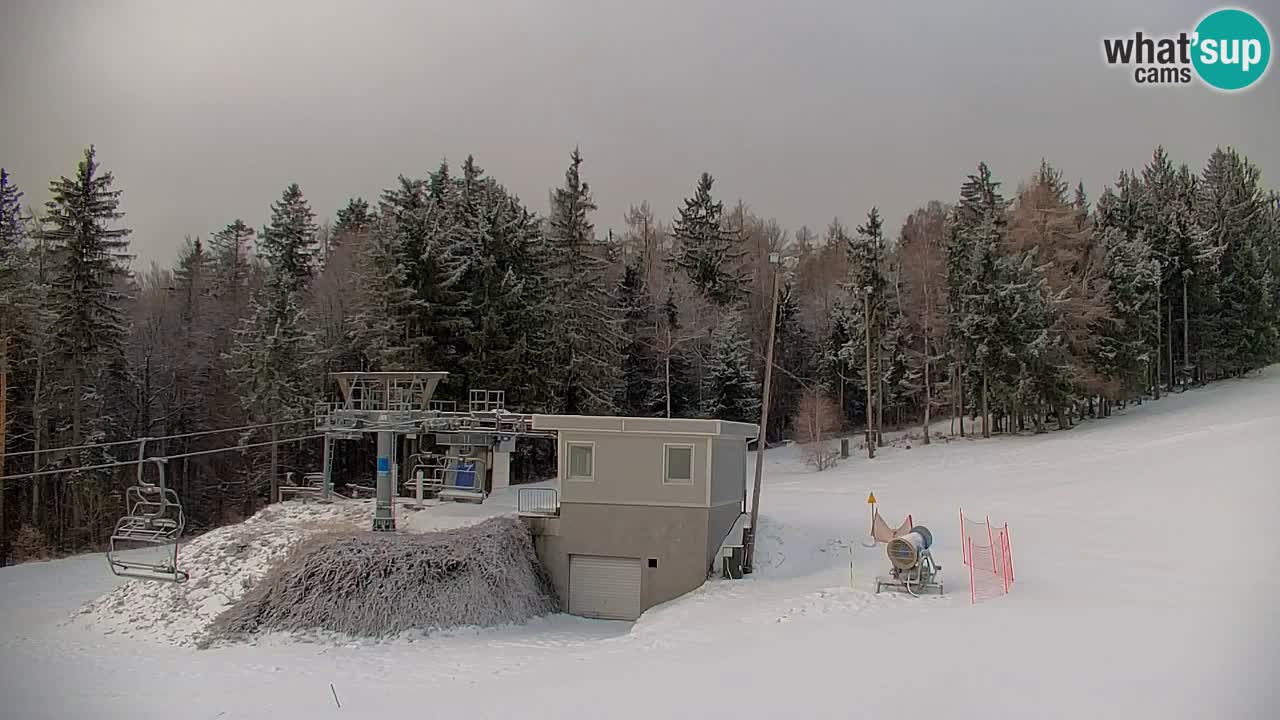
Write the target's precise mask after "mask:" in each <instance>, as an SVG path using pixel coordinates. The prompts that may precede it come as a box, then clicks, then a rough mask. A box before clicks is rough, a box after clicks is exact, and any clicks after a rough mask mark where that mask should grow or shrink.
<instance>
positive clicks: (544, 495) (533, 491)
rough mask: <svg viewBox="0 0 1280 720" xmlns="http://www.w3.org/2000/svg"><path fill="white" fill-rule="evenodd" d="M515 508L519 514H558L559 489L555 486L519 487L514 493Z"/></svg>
mask: <svg viewBox="0 0 1280 720" xmlns="http://www.w3.org/2000/svg"><path fill="white" fill-rule="evenodd" d="M516 505H517V510H518V512H519V513H520V514H521V515H559V514H560V491H558V490H556V489H555V488H542V487H537V488H520V490H519V492H517V493H516Z"/></svg>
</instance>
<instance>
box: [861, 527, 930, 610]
mask: <svg viewBox="0 0 1280 720" xmlns="http://www.w3.org/2000/svg"><path fill="white" fill-rule="evenodd" d="M932 546H933V533H931V532H929V528H926V527H924V526H923V525H916V526H914V527H912V528H911V530H910V532H907V533H905V534H903V535H899V536H898V537H895V538H893V539H892V540H890V541H889V542H888V543H887V544H886V545H885V552H886V554H888V556H889V564H890V566H891V567H890V570H889V577H877V578H876V592H877V593H878V592H880V590H881V589H882V588H889V589H891V590H906V591H907V592H908V593H910V594H911V595H913V596H918V595H919V594H920V593H921V592H924V591H928V590H937V591H938V594H939V595H941V594H942V581H941V580H939V579H938V573H939V572H940V571H941V570H942V566H941V565H939V564H937V563H935V562H934V561H933V554H932V553H931V552H930V551H929V548H931V547H932Z"/></svg>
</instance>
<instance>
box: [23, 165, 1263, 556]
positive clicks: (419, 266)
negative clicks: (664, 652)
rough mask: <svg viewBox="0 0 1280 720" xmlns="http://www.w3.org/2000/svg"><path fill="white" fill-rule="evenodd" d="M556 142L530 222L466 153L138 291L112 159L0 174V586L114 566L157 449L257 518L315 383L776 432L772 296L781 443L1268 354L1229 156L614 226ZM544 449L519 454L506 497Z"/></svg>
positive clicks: (640, 205) (1145, 393) (1006, 171)
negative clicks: (21, 569)
mask: <svg viewBox="0 0 1280 720" xmlns="http://www.w3.org/2000/svg"><path fill="white" fill-rule="evenodd" d="M569 150H570V148H566V156H565V159H566V163H565V166H564V167H563V168H547V186H548V187H549V188H551V190H550V195H549V203H547V204H545V205H544V204H543V203H541V202H529V199H527V198H520V197H517V196H515V195H514V194H513V193H512V192H510V191H509V190H508V189H507V188H506V187H504V185H503V183H502V179H501V178H498V177H494V176H492V175H491V174H489V173H487V172H486V171H485V169H484V168H483V167H482V166H481V165H480V162H481V161H482V160H483V158H472V157H467V158H466V159H465V160H464V161H463V162H461V163H449V162H441V163H440V164H439V165H438V166H436V167H431V168H424V171H423V172H422V173H421V174H420V175H418V176H415V177H403V176H402V177H398V178H388V183H387V187H386V189H385V190H383V192H382V194H381V195H380V196H379V197H376V198H358V197H356V198H352V199H351V200H350V201H349V202H348V203H347V204H346V205H345V207H342V208H341V209H336V213H333V214H332V215H330V213H331V212H332V211H333V210H334V209H331V208H316V207H313V206H312V205H311V204H310V203H309V202H308V199H307V196H306V194H305V190H306V189H305V188H303V187H299V186H298V185H297V184H293V185H289V186H288V187H285V188H282V189H281V191H280V194H279V195H278V196H277V197H274V198H272V197H264V198H262V206H263V207H264V208H265V207H267V206H269V208H270V212H269V220H268V221H267V222H266V223H265V225H263V226H262V227H252V226H250V225H249V224H247V223H246V222H244V221H242V220H240V219H237V218H235V217H234V216H228V217H227V218H226V224H225V226H224V227H221V228H210V229H209V231H208V232H207V233H206V234H202V235H200V236H198V237H196V236H192V237H190V238H187V239H186V240H185V241H183V244H182V248H181V251H180V253H179V255H178V259H177V261H176V263H175V264H174V265H173V266H172V267H159V266H156V265H152V266H151V267H150V268H147V269H144V268H139V267H137V266H136V264H135V263H134V262H133V257H132V255H131V254H130V218H129V217H128V216H127V215H126V214H124V213H123V212H122V210H121V195H122V193H127V192H128V188H127V187H121V185H120V184H119V183H117V182H116V179H115V178H114V177H113V175H112V172H111V169H110V157H109V154H108V152H107V151H106V150H103V151H102V152H99V151H98V150H97V149H95V148H94V147H92V146H91V147H88V148H86V149H85V150H84V153H83V156H82V158H81V159H80V161H79V164H78V166H77V167H74V168H70V167H69V168H67V169H66V174H65V175H62V176H60V177H57V178H54V179H52V180H49V179H48V178H25V177H12V176H11V175H10V174H9V173H8V172H4V171H0V342H2V343H3V344H2V345H0V352H2V356H0V363H3V366H2V368H0V369H2V370H3V372H2V373H0V374H2V375H3V377H4V378H5V381H4V384H3V385H2V386H0V388H3V390H4V400H3V408H4V414H5V417H4V425H3V427H4V434H3V445H0V451H2V454H0V476H4V475H20V474H26V475H30V474H31V473H43V474H38V475H34V476H28V477H21V478H15V479H10V480H6V481H4V484H3V487H0V503H2V504H0V519H2V524H0V563H3V562H6V561H8V562H12V561H17V560H22V559H28V558H33V557H47V556H50V555H57V554H65V553H71V552H77V551H84V550H90V549H96V548H100V547H101V546H102V544H103V542H104V541H105V539H106V537H107V535H109V534H110V532H111V528H112V526H113V524H114V522H115V521H116V519H117V518H118V517H119V516H120V515H121V514H122V512H123V511H124V507H123V505H124V500H123V489H124V488H125V487H126V486H128V485H129V484H131V483H132V482H133V479H134V476H135V475H136V473H137V472H138V470H137V469H136V468H134V467H132V466H128V465H122V466H117V465H116V463H117V462H124V461H131V460H133V459H134V458H135V457H137V456H138V453H139V447H138V445H139V443H138V442H137V439H139V438H144V437H156V438H159V437H167V438H169V439H166V440H164V441H162V443H163V448H164V451H165V452H166V453H168V454H171V455H176V454H183V455H187V457H184V458H183V459H181V460H179V461H174V462H171V463H169V467H168V472H169V477H170V480H169V482H170V485H171V486H172V487H174V488H175V489H177V491H178V493H179V494H180V495H181V496H182V498H183V502H184V506H185V508H186V512H187V523H188V527H189V528H191V529H192V530H194V531H201V530H207V529H210V528H213V527H216V526H219V525H222V524H225V523H228V522H234V521H237V520H239V519H242V518H243V517H245V516H247V515H248V514H251V513H252V512H254V511H255V510H256V509H257V508H258V507H260V506H261V505H263V504H264V503H266V502H267V501H268V499H269V497H270V493H271V489H272V487H273V486H274V484H275V483H277V482H280V481H281V477H282V476H284V475H285V474H287V473H304V472H311V471H314V470H315V469H316V468H317V467H318V465H319V463H320V444H319V442H318V441H317V440H316V439H315V438H314V436H312V434H311V433H312V429H313V427H312V417H313V412H314V406H315V403H316V402H318V401H322V400H327V399H330V398H331V396H332V394H333V392H334V388H333V387H332V384H331V383H330V382H328V381H327V380H326V378H327V374H328V373H330V372H336V371H342V370H361V369H363V370H440V371H447V372H448V373H449V378H448V380H447V381H446V382H445V383H443V384H442V385H441V386H440V388H439V390H438V392H437V398H440V399H444V400H455V401H459V402H465V401H466V398H467V392H468V390H469V389H472V388H492V389H501V390H504V391H505V392H506V403H507V406H508V407H511V408H514V409H517V410H520V411H522V412H554V413H564V414H586V415H593V414H594V415H626V416H655V417H713V418H720V419H725V420H737V421H745V422H759V419H760V415H761V409H762V408H761V396H762V392H761V390H762V388H761V385H762V382H763V376H764V369H765V364H766V357H765V352H766V347H767V342H768V337H769V334H770V327H769V325H770V318H771V316H772V314H773V309H774V308H773V304H774V300H775V297H774V296H773V292H772V291H773V288H775V287H776V288H777V296H776V303H777V308H776V325H775V328H774V330H775V331H776V339H775V347H774V357H773V363H774V370H773V374H772V392H771V394H770V403H771V406H770V408H769V413H768V428H767V435H768V439H769V441H770V442H776V441H782V440H786V439H796V440H799V441H803V440H806V439H808V436H812V435H815V434H821V433H824V432H826V433H832V434H836V433H839V432H841V431H844V432H845V433H847V434H850V435H852V436H853V438H854V443H855V446H856V445H857V444H861V443H865V442H867V440H869V441H870V444H871V445H874V444H875V443H876V442H877V438H878V437H879V431H880V429H882V428H883V429H894V430H898V429H909V428H914V429H915V432H916V433H917V435H918V438H919V442H929V441H930V435H929V433H930V427H931V426H932V427H933V428H935V429H936V428H939V427H943V428H945V429H946V432H947V434H948V435H949V436H952V437H954V436H957V435H965V436H972V437H978V438H983V437H988V436H990V435H991V434H994V433H1001V434H1018V433H1028V434H1030V433H1044V432H1057V431H1062V430H1068V429H1070V428H1071V427H1073V426H1074V425H1075V424H1077V423H1079V422H1082V421H1087V420H1089V419H1103V418H1105V417H1107V416H1108V415H1110V414H1111V413H1113V412H1114V411H1115V410H1116V409H1118V408H1121V407H1123V406H1125V405H1126V404H1130V403H1140V402H1149V401H1152V400H1155V399H1158V398H1159V397H1160V396H1161V395H1162V394H1165V393H1171V392H1180V391H1184V390H1186V389H1188V388H1191V387H1193V386H1197V385H1201V384H1204V383H1210V382H1213V381H1215V380H1219V379H1223V378H1229V377H1235V376H1240V375H1243V374H1246V373H1250V372H1251V371H1255V370H1257V369H1259V368H1261V367H1264V366H1266V365H1268V364H1270V363H1274V362H1277V360H1280V193H1278V192H1277V191H1276V190H1274V189H1271V188H1269V187H1268V186H1267V185H1266V184H1265V183H1264V181H1263V177H1262V174H1261V171H1260V169H1259V168H1258V167H1257V166H1255V165H1254V164H1253V163H1251V162H1250V161H1249V159H1248V158H1246V157H1244V156H1242V155H1241V154H1239V153H1237V152H1236V151H1235V150H1233V149H1231V148H1227V147H1223V148H1220V149H1218V150H1216V151H1214V152H1213V153H1212V154H1211V155H1210V156H1209V157H1208V158H1204V159H1196V160H1191V161H1189V162H1193V163H1194V164H1185V163H1184V162H1182V161H1181V159H1175V158H1171V157H1169V156H1168V155H1167V154H1166V152H1165V151H1164V149H1163V148H1159V147H1157V148H1155V149H1154V152H1153V153H1152V154H1151V158H1150V161H1149V162H1148V163H1147V164H1146V165H1145V166H1144V167H1141V168H1138V169H1136V170H1124V171H1121V172H1119V173H1118V174H1117V175H1116V177H1115V180H1114V181H1113V183H1111V184H1110V185H1108V186H1106V187H1102V188H1096V189H1086V188H1085V187H1084V186H1083V185H1082V184H1077V183H1073V182H1072V181H1071V179H1069V178H1066V177H1064V176H1063V174H1062V173H1061V172H1060V171H1058V170H1057V169H1055V167H1054V166H1053V165H1052V164H1050V163H1049V162H1047V161H1042V162H1040V163H1039V165H1038V166H1036V164H1035V163H1034V161H1033V162H1031V163H1029V166H1028V167H1006V168H991V167H988V166H987V165H986V164H984V163H981V162H977V158H975V159H974V160H975V162H974V165H973V167H972V168H971V170H970V172H969V174H968V175H967V177H966V178H965V179H964V180H963V182H962V183H959V184H958V185H957V187H956V190H955V193H954V195H952V196H951V197H944V198H934V199H931V198H920V203H919V207H918V209H916V210H915V211H914V212H912V213H910V214H909V215H908V216H907V217H906V218H905V220H904V221H903V222H902V223H901V227H900V228H891V227H889V226H887V225H886V222H885V220H884V218H882V217H881V215H880V213H879V211H878V210H877V209H876V207H875V198H852V199H850V203H849V206H848V207H845V208H833V211H836V212H835V214H837V215H838V217H837V218H836V219H832V220H830V221H827V220H826V219H822V218H814V223H815V224H814V225H813V226H812V227H799V228H784V227H782V226H780V224H779V223H778V222H776V221H774V220H772V219H770V218H768V217H765V216H762V215H761V214H758V213H757V209H758V208H765V207H767V205H768V198H755V199H745V200H738V199H736V198H727V197H723V196H721V195H720V194H719V193H718V192H717V190H718V188H717V185H716V182H715V177H714V175H713V174H710V173H703V174H702V175H701V176H700V177H690V178H689V185H688V188H687V191H686V192H684V193H682V194H683V195H684V196H685V198H686V199H685V200H684V201H683V203H681V204H680V205H679V206H678V207H653V206H651V205H650V204H649V203H647V202H643V201H642V200H643V198H636V199H635V200H636V202H635V204H634V205H632V206H631V209H630V211H629V212H628V213H627V214H626V216H625V218H601V217H599V214H598V213H597V209H596V204H595V201H594V200H593V195H592V185H591V183H590V178H591V163H590V157H589V155H584V154H583V153H580V152H579V151H578V150H576V149H573V150H572V152H568V151H569ZM2 161H3V158H0V164H3V162H2ZM561 172H562V173H563V176H562V177H561ZM957 179H959V175H958V177H957ZM31 197H39V198H45V197H47V198H48V201H47V202H43V204H40V203H36V202H31V201H29V200H28V199H29V198H31ZM751 200H754V202H755V203H756V204H754V205H753V204H750V203H749V201H751ZM607 226H613V227H614V228H621V229H620V230H616V231H604V232H602V231H601V228H602V227H607ZM775 254H776V257H777V261H776V262H773V261H771V255H775ZM775 275H776V276H775ZM939 423H944V424H943V425H940V424H939ZM173 436H177V437H173ZM273 440H275V441H279V442H280V444H279V455H278V468H277V476H276V477H270V468H271V463H270V462H269V460H268V456H269V453H270V447H269V443H270V442H271V441H273ZM231 445H243V446H244V449H243V450H237V451H234V452H218V453H212V452H211V453H208V454H200V452H201V451H204V450H214V449H218V448H225V447H227V446H231ZM548 454H549V450H547V449H546V448H540V447H539V446H537V444H536V443H533V444H530V445H527V446H526V445H521V446H520V449H519V453H518V457H517V458H516V463H515V466H514V468H513V472H514V474H515V475H516V476H518V477H520V476H522V477H524V478H526V479H532V478H536V477H541V476H543V475H545V474H546V471H545V468H546V467H547V464H548V457H547V455H548ZM831 461H833V458H830V457H826V456H824V457H823V458H822V459H821V462H819V463H818V467H819V468H821V467H823V466H825V465H826V464H827V463H829V462H831ZM336 462H337V463H338V464H339V466H340V467H341V469H342V474H345V475H346V476H350V477H357V478H358V477H361V476H368V475H370V474H371V472H372V470H371V465H370V463H371V462H372V461H371V455H368V454H363V455H362V454H361V453H360V452H353V453H347V454H345V455H343V456H340V457H338V458H337V459H336ZM65 468H79V469H78V470H73V471H69V472H59V473H54V472H46V471H53V470H59V469H65Z"/></svg>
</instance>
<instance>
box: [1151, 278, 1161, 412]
mask: <svg viewBox="0 0 1280 720" xmlns="http://www.w3.org/2000/svg"><path fill="white" fill-rule="evenodd" d="M1161 272H1162V270H1161V269H1160V261H1159V260H1157V261H1156V381H1155V385H1154V387H1153V395H1154V396H1155V399H1156V400H1159V399H1160V366H1161V364H1162V363H1161V362H1160V320H1161V317H1160V295H1161V292H1160V291H1161V288H1160V273H1161Z"/></svg>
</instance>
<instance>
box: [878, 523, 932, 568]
mask: <svg viewBox="0 0 1280 720" xmlns="http://www.w3.org/2000/svg"><path fill="white" fill-rule="evenodd" d="M931 545H933V533H931V532H929V528H927V527H924V526H923V525H917V526H915V527H913V528H911V532H909V533H907V534H906V535H902V536H899V537H896V538H894V539H892V540H890V541H889V543H888V545H886V546H885V550H886V551H887V552H888V554H889V562H890V563H891V564H892V565H893V566H894V567H895V568H897V569H898V570H910V569H911V568H913V567H915V566H916V565H917V564H918V563H919V562H920V553H922V552H925V551H926V550H928V549H929V547H930V546H931Z"/></svg>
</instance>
